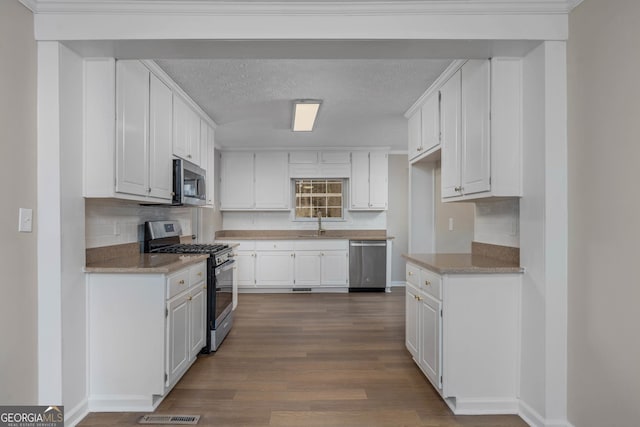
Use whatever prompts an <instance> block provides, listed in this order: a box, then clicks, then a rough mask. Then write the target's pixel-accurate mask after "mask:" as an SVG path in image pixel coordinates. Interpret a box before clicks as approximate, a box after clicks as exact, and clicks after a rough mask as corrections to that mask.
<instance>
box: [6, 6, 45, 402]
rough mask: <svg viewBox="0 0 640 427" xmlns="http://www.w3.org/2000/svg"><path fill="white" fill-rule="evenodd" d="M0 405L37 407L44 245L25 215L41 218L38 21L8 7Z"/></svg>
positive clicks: (20, 8)
mask: <svg viewBox="0 0 640 427" xmlns="http://www.w3.org/2000/svg"><path fill="white" fill-rule="evenodd" d="M0 56H1V57H2V65H1V66H0V94H2V95H1V96H0V141H1V142H0V159H3V161H2V167H1V168H0V182H2V183H4V189H3V202H2V203H0V236H2V244H1V245H0V271H2V280H1V281H0V289H1V291H2V297H1V298H0V341H1V342H2V351H0V384H2V386H0V405H11V404H35V403H37V359H36V356H37V323H36V319H37V312H36V308H37V303H36V302H37V274H36V249H37V246H36V239H37V232H38V228H37V226H35V225H34V229H33V232H32V233H18V208H20V207H23V208H31V209H34V224H35V219H36V217H37V215H38V213H39V212H38V211H37V210H36V208H37V206H36V42H35V40H34V38H33V15H32V14H31V12H30V11H29V10H27V9H26V8H25V7H24V6H22V5H21V4H19V3H18V1H17V0H10V1H6V0H5V1H1V2H0Z"/></svg>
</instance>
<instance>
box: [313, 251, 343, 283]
mask: <svg viewBox="0 0 640 427" xmlns="http://www.w3.org/2000/svg"><path fill="white" fill-rule="evenodd" d="M320 258H321V270H320V284H321V285H323V286H345V285H347V284H348V283H349V251H324V252H321V253H320Z"/></svg>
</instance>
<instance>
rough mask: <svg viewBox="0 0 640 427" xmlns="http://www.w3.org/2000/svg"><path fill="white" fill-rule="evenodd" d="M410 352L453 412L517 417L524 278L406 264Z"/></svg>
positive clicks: (406, 314) (406, 339)
mask: <svg viewBox="0 0 640 427" xmlns="http://www.w3.org/2000/svg"><path fill="white" fill-rule="evenodd" d="M406 271H407V275H406V282H407V286H406V297H405V300H406V311H405V316H406V329H405V331H406V337H405V343H406V347H407V350H408V351H409V353H411V355H412V356H413V359H414V361H415V362H416V364H417V365H418V366H419V367H420V369H421V370H422V372H423V373H424V374H425V376H426V377H427V378H428V379H429V381H430V382H431V384H433V386H434V388H435V389H436V390H437V391H438V392H439V393H440V395H441V396H442V397H443V398H444V400H445V402H446V403H447V404H448V405H449V406H450V407H451V409H452V410H453V412H454V413H455V414H458V415H464V414H509V413H517V412H518V342H519V329H518V325H519V318H520V313H519V298H520V292H521V275H520V274H443V275H440V274H436V273H434V272H432V271H430V270H428V269H425V268H422V267H419V266H417V265H415V264H411V263H408V264H407V270H406Z"/></svg>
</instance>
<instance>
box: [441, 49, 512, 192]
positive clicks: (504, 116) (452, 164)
mask: <svg viewBox="0 0 640 427" xmlns="http://www.w3.org/2000/svg"><path fill="white" fill-rule="evenodd" d="M440 97H441V107H440V111H441V115H440V129H441V133H442V199H443V201H456V200H471V199H478V198H485V197H519V196H521V195H522V185H521V180H522V179H521V163H522V160H521V146H522V135H521V134H522V65H521V60H520V59H517V58H493V59H492V60H491V61H489V60H469V61H467V62H465V63H464V65H463V66H462V67H461V68H460V69H459V70H458V71H457V72H456V73H455V74H454V75H453V76H452V77H451V78H450V79H449V80H448V81H447V82H446V83H445V84H444V85H443V86H442V88H441V89H440Z"/></svg>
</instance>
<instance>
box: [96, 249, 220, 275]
mask: <svg viewBox="0 0 640 427" xmlns="http://www.w3.org/2000/svg"><path fill="white" fill-rule="evenodd" d="M208 257H209V255H180V254H144V253H138V254H135V255H131V254H128V255H126V256H122V257H117V258H110V259H103V260H97V261H95V262H92V263H87V266H86V267H85V268H84V271H85V273H123V274H127V273H128V274H154V273H158V274H168V273H173V272H174V271H177V270H180V269H182V268H185V267H188V266H190V265H193V264H196V263H198V262H201V261H204V260H206V259H207V258H208Z"/></svg>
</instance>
